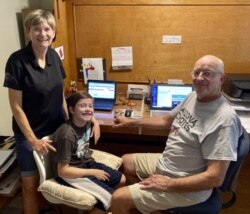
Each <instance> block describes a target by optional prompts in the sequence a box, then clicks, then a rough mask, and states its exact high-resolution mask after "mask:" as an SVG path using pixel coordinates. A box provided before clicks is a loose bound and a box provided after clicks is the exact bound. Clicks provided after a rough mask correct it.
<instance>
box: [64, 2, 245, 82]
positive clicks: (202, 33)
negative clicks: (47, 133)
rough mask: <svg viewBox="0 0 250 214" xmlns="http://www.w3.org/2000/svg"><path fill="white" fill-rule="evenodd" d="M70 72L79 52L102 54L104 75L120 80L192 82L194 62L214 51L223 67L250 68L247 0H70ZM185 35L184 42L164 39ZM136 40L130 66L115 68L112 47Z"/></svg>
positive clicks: (237, 70) (239, 70) (74, 71)
mask: <svg viewBox="0 0 250 214" xmlns="http://www.w3.org/2000/svg"><path fill="white" fill-rule="evenodd" d="M67 20H68V32H69V47H70V48H69V49H70V69H71V70H70V72H71V75H70V78H71V79H77V62H76V59H77V58H82V57H104V58H105V59H106V71H107V74H106V77H107V79H109V80H116V81H119V82H142V83H143V82H146V81H147V77H149V78H150V79H155V80H156V81H158V82H165V81H167V79H169V78H174V79H183V80H184V81H185V82H191V76H190V72H191V70H192V67H193V65H194V62H195V61H196V60H197V59H198V58H199V57H201V56H203V55H205V54H213V55H216V56H218V57H220V58H222V59H223V60H224V62H225V71H226V72H230V73H232V72H233V73H250V1H249V0H248V1H247V0H241V1H240V0H238V1H236V0H203V1H194V0H192V1H191V0H179V1H178V0H176V1H174V0H172V1H167V0H165V1H163V0H123V1H122V0H112V1H111V0H68V1H67ZM163 35H181V36H182V43H181V44H162V36H163ZM119 46H132V47H133V61H134V66H133V69H132V70H123V71H113V70H112V68H111V60H112V59H111V47H119Z"/></svg>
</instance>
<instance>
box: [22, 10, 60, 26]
mask: <svg viewBox="0 0 250 214" xmlns="http://www.w3.org/2000/svg"><path fill="white" fill-rule="evenodd" d="M44 21H46V22H47V23H48V25H49V26H50V27H51V28H52V30H54V31H55V30H56V20H55V17H54V16H53V14H52V13H51V12H50V11H49V10H42V9H37V10H33V11H31V12H30V13H29V14H28V15H27V16H26V18H25V20H24V26H25V29H26V31H29V30H30V28H31V27H32V26H35V25H39V24H41V23H42V22H44Z"/></svg>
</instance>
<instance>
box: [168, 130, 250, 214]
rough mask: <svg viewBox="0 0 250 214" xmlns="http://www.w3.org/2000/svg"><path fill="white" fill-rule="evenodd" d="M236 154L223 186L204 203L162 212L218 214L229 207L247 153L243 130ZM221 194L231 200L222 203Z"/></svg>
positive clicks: (234, 199)
mask: <svg viewBox="0 0 250 214" xmlns="http://www.w3.org/2000/svg"><path fill="white" fill-rule="evenodd" d="M237 152H238V155H237V161H231V163H230V165H229V168H228V170H227V173H226V176H225V180H224V181H223V184H222V185H221V186H220V187H218V188H214V189H213V192H212V194H211V196H210V197H209V198H208V199H207V200H206V201H204V202H202V203H199V204H195V205H192V206H188V207H176V208H172V209H169V210H166V211H163V213H171V214H218V213H219V212H220V210H221V209H226V208H229V207H231V206H232V205H233V204H234V203H235V201H236V186H237V180H238V175H239V172H240V168H241V166H242V164H243V161H244V159H245V157H246V156H247V154H248V153H249V137H248V134H247V132H246V130H245V129H244V131H243V134H242V135H241V136H240V138H239V142H238V148H237ZM223 192H230V193H231V198H230V199H229V200H227V201H223V200H222V198H221V193H223Z"/></svg>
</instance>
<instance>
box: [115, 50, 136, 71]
mask: <svg viewBox="0 0 250 214" xmlns="http://www.w3.org/2000/svg"><path fill="white" fill-rule="evenodd" d="M111 53H112V68H113V70H123V69H132V68H133V51H132V47H113V48H111Z"/></svg>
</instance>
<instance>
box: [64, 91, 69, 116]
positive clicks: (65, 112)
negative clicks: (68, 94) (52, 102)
mask: <svg viewBox="0 0 250 214" xmlns="http://www.w3.org/2000/svg"><path fill="white" fill-rule="evenodd" d="M63 112H64V117H65V120H68V119H69V112H68V107H67V102H66V99H65V95H64V93H63Z"/></svg>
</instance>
